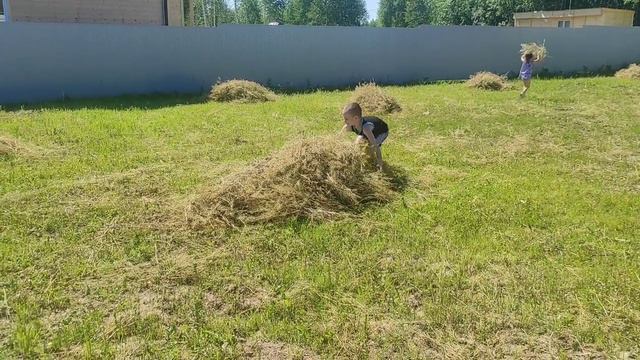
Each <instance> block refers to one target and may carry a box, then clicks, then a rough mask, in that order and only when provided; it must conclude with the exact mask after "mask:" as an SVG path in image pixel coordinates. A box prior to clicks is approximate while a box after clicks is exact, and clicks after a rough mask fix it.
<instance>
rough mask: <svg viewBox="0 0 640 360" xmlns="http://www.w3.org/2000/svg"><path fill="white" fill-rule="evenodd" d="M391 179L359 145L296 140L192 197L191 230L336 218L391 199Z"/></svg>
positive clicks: (331, 140) (325, 139)
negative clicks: (378, 168) (380, 170)
mask: <svg viewBox="0 0 640 360" xmlns="http://www.w3.org/2000/svg"><path fill="white" fill-rule="evenodd" d="M393 194H394V190H393V187H392V183H391V179H390V178H389V177H387V176H386V175H385V174H384V173H382V172H377V171H375V168H374V166H373V162H372V161H371V159H370V157H369V156H368V155H367V153H366V152H365V151H363V149H362V148H361V147H359V146H357V145H354V144H352V143H345V142H344V141H341V140H340V139H338V138H335V137H321V138H315V139H307V140H301V141H298V142H295V143H293V144H290V145H288V146H286V147H284V148H283V149H282V150H280V151H278V152H275V153H274V154H272V155H271V156H269V157H267V158H266V159H264V160H261V161H258V162H256V163H253V164H251V165H249V166H247V167H246V168H245V169H244V170H241V171H239V172H237V173H236V174H231V175H230V176H228V177H226V178H225V179H223V181H222V182H221V183H220V184H219V185H216V186H214V187H212V188H207V189H205V190H204V191H203V192H202V193H201V194H200V195H198V196H197V197H196V198H195V199H194V200H192V201H191V202H190V204H189V206H188V208H187V211H186V217H187V221H188V222H189V224H190V225H191V226H192V227H194V228H199V229H203V228H210V227H214V228H215V227H237V226H241V225H247V224H256V223H266V222H282V221H284V220H288V219H307V220H311V221H318V220H328V219H335V218H338V217H341V216H344V215H346V214H347V213H349V212H354V211H358V210H359V209H361V207H362V205H364V204H367V203H372V202H384V201H388V200H390V199H391V198H392V196H393Z"/></svg>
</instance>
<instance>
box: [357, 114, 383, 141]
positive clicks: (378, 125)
mask: <svg viewBox="0 0 640 360" xmlns="http://www.w3.org/2000/svg"><path fill="white" fill-rule="evenodd" d="M366 123H370V124H372V125H373V130H372V132H373V136H374V137H376V138H377V137H378V136H380V135H382V134H384V133H388V132H389V126H387V123H385V122H384V121H383V120H382V119H380V118H379V117H375V116H363V117H362V124H361V126H360V130H358V129H356V128H355V127H353V126H352V127H351V131H353V132H354V133H356V134H358V135H360V136H364V137H366V135H365V134H364V125H365V124H366Z"/></svg>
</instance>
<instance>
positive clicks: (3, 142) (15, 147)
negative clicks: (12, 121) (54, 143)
mask: <svg viewBox="0 0 640 360" xmlns="http://www.w3.org/2000/svg"><path fill="white" fill-rule="evenodd" d="M32 153H33V151H32V150H31V149H30V148H29V147H27V146H26V145H25V144H22V143H21V142H19V141H18V140H16V139H14V138H11V137H9V136H1V135H0V156H10V155H18V154H25V155H30V154H32Z"/></svg>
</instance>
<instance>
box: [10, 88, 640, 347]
mask: <svg viewBox="0 0 640 360" xmlns="http://www.w3.org/2000/svg"><path fill="white" fill-rule="evenodd" d="M387 91H388V92H389V93H390V94H392V95H393V96H395V97H396V98H397V99H398V100H399V102H400V103H401V104H402V105H403V107H404V111H403V112H401V113H398V114H394V115H391V116H388V117H386V120H387V121H388V123H389V124H390V127H391V135H390V138H389V140H388V142H387V144H386V145H385V148H384V150H383V151H384V156H385V160H386V161H388V162H389V163H390V164H392V165H394V166H397V167H399V168H401V169H402V170H403V171H404V172H406V175H407V177H408V185H407V186H406V188H405V189H404V190H403V191H402V192H401V193H399V194H398V196H397V198H396V200H395V201H393V202H391V203H389V204H385V205H380V206H374V207H370V208H368V209H367V210H366V211H365V212H364V213H361V214H358V215H354V216H353V217H352V218H350V219H347V220H340V221H336V222H331V223H322V224H311V223H305V222H300V221H292V222H290V223H287V224H284V225H265V226H256V227H249V228H243V229H240V230H234V231H231V230H228V231H222V230H221V231H209V232H196V231H194V230H191V229H190V228H189V227H186V226H184V225H183V224H182V223H181V222H180V219H181V218H182V216H183V214H184V211H185V205H186V204H187V203H188V201H189V199H190V197H192V196H193V195H194V194H196V193H198V191H199V190H200V189H201V188H202V187H203V186H211V185H213V184H216V183H217V182H218V181H219V179H221V178H222V177H223V176H225V175H227V174H229V172H230V171H232V170H233V169H236V168H239V167H241V166H243V165H246V164H247V163H249V162H251V161H253V160H255V159H259V158H261V157H263V156H265V155H267V154H269V153H270V152H272V151H274V150H277V149H279V148H280V147H282V146H283V145H284V144H285V143H287V142H289V141H292V140H295V139H298V138H301V137H311V136H316V135H324V134H329V133H333V132H337V131H338V130H339V129H340V126H341V118H340V114H339V111H340V109H341V107H342V105H343V104H344V103H345V102H347V100H348V98H349V96H350V93H349V92H345V91H335V92H316V93H311V94H301V95H283V96H282V97H281V98H280V99H279V100H278V101H276V102H273V103H267V104H245V105H241V104H212V103H202V102H200V101H198V100H199V99H197V98H193V97H179V96H175V97H170V96H169V97H126V98H116V99H106V100H87V101H71V102H64V103H53V104H46V105H40V106H31V107H26V108H23V109H11V108H10V109H2V110H0V136H5V137H12V138H14V139H17V140H19V141H20V142H21V144H22V145H21V146H22V147H21V148H19V149H18V151H16V152H15V153H10V154H5V155H0V257H1V265H0V358H9V359H11V358H42V357H45V358H47V357H49V358H135V357H138V358H140V357H146V358H153V359H175V358H184V359H188V358H202V359H209V358H245V357H249V358H251V357H254V358H263V359H276V358H314V357H317V358H344V359H353V358H397V359H409V358H415V359H417V358H447V359H449V358H455V359H468V358H505V357H511V358H544V357H551V358H600V357H614V358H616V357H622V358H624V356H636V357H637V356H640V345H639V344H640V82H637V81H636V82H634V81H623V80H618V79H614V78H583V79H573V80H540V81H534V83H533V87H532V89H531V91H530V94H529V97H528V98H526V99H519V98H518V96H517V90H512V91H506V92H483V91H478V90H473V89H469V88H466V87H465V86H464V85H462V84H441V85H426V86H414V87H390V88H387ZM345 138H346V139H350V140H352V139H353V136H349V135H345Z"/></svg>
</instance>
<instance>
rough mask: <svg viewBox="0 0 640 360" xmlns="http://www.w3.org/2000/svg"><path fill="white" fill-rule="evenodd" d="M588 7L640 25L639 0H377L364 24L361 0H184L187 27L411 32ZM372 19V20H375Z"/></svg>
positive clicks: (503, 23)
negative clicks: (624, 15)
mask: <svg viewBox="0 0 640 360" xmlns="http://www.w3.org/2000/svg"><path fill="white" fill-rule="evenodd" d="M593 7H609V8H618V9H630V10H634V11H635V12H636V16H635V20H634V22H635V25H640V0H380V6H379V9H378V14H372V15H377V19H376V20H374V21H367V18H368V16H367V11H366V8H365V3H364V0H233V3H232V4H229V3H227V1H225V0H186V1H185V14H186V18H187V24H188V25H191V26H215V25H218V24H224V23H238V24H268V23H272V22H278V23H281V24H293V25H340V26H363V25H370V26H385V27H416V26H420V25H493V26H506V25H512V24H513V13H514V12H523V11H537V10H565V9H569V8H572V9H583V8H593ZM374 17H375V16H374Z"/></svg>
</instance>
